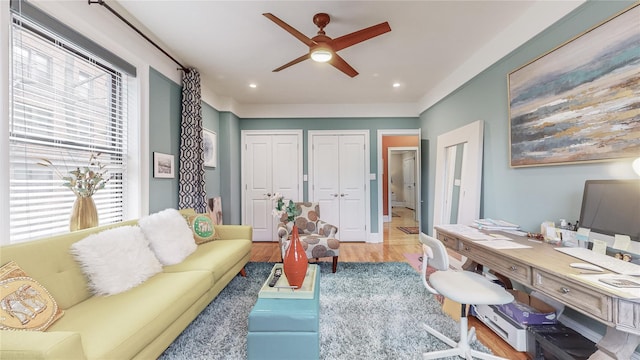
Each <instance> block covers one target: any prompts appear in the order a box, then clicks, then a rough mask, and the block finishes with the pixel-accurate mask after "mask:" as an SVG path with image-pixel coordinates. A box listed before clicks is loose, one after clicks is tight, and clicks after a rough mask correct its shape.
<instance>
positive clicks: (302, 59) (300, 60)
mask: <svg viewBox="0 0 640 360" xmlns="http://www.w3.org/2000/svg"><path fill="white" fill-rule="evenodd" d="M310 57H311V56H310V55H309V54H308V53H307V54H304V55H302V56H300V57H299V58H297V59H295V60H291V61H289V62H288V63H286V64H284V65H282V66H280V67H279V68H277V69H275V70H273V72H278V71H280V70H283V69H286V68H288V67H289V66H291V65H295V64H297V63H299V62H302V61H304V60H307V59H308V58H310Z"/></svg>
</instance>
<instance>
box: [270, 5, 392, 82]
mask: <svg viewBox="0 0 640 360" xmlns="http://www.w3.org/2000/svg"><path fill="white" fill-rule="evenodd" d="M262 15H264V16H266V17H267V18H268V19H270V20H271V21H273V22H274V23H276V24H277V25H278V26H280V27H281V28H283V29H284V30H285V31H287V32H288V33H290V34H291V35H293V36H294V37H295V38H296V39H298V40H300V41H302V42H303V43H304V44H305V45H307V46H308V47H309V52H308V53H307V54H304V55H302V56H300V57H299V58H297V59H295V60H292V61H290V62H288V63H286V64H284V65H282V66H280V67H279V68H277V69H275V70H273V71H274V72H278V71H280V70H282V69H286V68H288V67H289V66H291V65H295V64H297V63H299V62H302V61H304V60H307V59H309V58H311V59H312V60H314V61H317V62H328V63H329V64H331V65H333V67H335V68H336V69H338V70H340V71H342V72H343V73H345V74H347V75H349V76H351V77H354V76H356V75H358V72H357V71H356V70H355V69H354V68H353V67H351V65H349V64H348V63H347V62H346V61H345V60H344V59H343V58H341V57H340V56H339V55H338V54H337V52H338V51H340V50H342V49H345V48H348V47H349V46H352V45H355V44H358V43H361V42H363V41H365V40H369V39H371V38H374V37H376V36H378V35H382V34H384V33H386V32H389V31H391V27H390V26H389V23H388V22H386V21H385V22H383V23H380V24H378V25H373V26H370V27H368V28H365V29H362V30H358V31H354V32H352V33H350V34H347V35H343V36H340V37H338V38H335V39H331V38H330V37H328V36H327V35H325V32H324V28H325V26H327V24H329V21H330V20H331V18H330V17H329V14H326V13H318V14H315V15H314V16H313V23H314V24H316V26H318V28H319V29H320V30H318V34H317V35H316V36H314V37H312V38H308V37H307V36H305V35H304V34H303V33H301V32H300V31H298V30H296V29H294V28H293V27H292V26H290V25H289V24H287V23H285V22H284V21H282V20H280V19H279V18H278V17H276V16H275V15H273V14H271V13H265V14H262Z"/></svg>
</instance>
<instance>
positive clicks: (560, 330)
mask: <svg viewBox="0 0 640 360" xmlns="http://www.w3.org/2000/svg"><path fill="white" fill-rule="evenodd" d="M527 332H528V334H527V353H528V354H529V356H530V357H531V359H533V360H586V359H588V358H589V357H590V356H591V355H592V354H593V353H595V352H596V351H597V350H598V348H597V347H596V344H594V343H593V342H592V341H590V340H589V339H587V338H585V337H584V336H582V335H580V334H579V333H577V332H576V331H574V330H572V329H570V328H568V327H566V326H564V325H562V324H560V323H558V324H556V325H533V326H529V328H528V329H527Z"/></svg>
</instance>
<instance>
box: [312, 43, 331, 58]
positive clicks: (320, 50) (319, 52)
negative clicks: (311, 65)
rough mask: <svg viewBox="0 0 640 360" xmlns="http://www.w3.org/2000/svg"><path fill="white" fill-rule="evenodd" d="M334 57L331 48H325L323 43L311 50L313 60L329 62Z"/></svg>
mask: <svg viewBox="0 0 640 360" xmlns="http://www.w3.org/2000/svg"><path fill="white" fill-rule="evenodd" d="M332 57H333V54H332V53H331V49H328V48H325V47H324V46H322V45H318V47H316V48H314V49H313V50H311V60H313V61H316V62H327V61H329V60H331V58H332Z"/></svg>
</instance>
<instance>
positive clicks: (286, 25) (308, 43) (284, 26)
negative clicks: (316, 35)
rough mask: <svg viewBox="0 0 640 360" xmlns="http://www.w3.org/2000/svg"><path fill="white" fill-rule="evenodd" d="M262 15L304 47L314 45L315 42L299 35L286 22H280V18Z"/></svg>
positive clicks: (299, 33)
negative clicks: (300, 42)
mask: <svg viewBox="0 0 640 360" xmlns="http://www.w3.org/2000/svg"><path fill="white" fill-rule="evenodd" d="M262 15H264V16H265V17H267V18H268V19H270V20H271V21H273V22H274V23H276V25H278V26H280V27H281V28H283V29H284V30H285V31H287V32H288V33H289V34H291V35H293V36H294V37H295V38H296V39H298V40H300V41H302V42H303V43H304V44H305V45H307V46H313V45H316V42H315V41H313V40H311V39H309V38H308V37H307V36H305V35H304V34H303V33H301V32H300V31H298V30H296V29H294V28H293V27H292V26H291V25H289V24H287V23H286V22H284V21H282V20H280V18H278V17H277V16H275V15H273V14H272V13H264V14H262Z"/></svg>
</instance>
